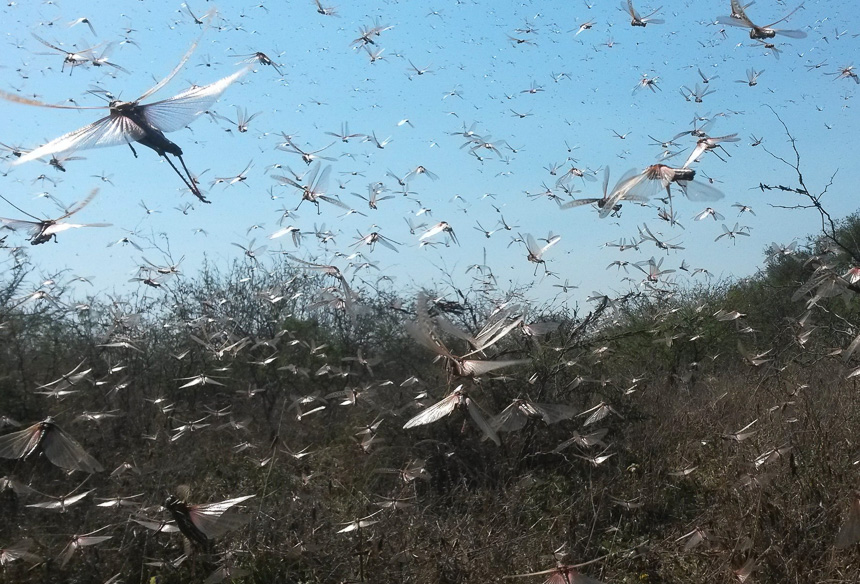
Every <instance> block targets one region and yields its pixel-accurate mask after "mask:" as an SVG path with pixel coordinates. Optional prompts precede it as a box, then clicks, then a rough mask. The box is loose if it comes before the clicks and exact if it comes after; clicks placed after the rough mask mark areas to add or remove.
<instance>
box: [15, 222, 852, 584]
mask: <svg viewBox="0 0 860 584" xmlns="http://www.w3.org/2000/svg"><path fill="white" fill-rule="evenodd" d="M838 229H839V232H838V235H839V238H838V239H839V241H840V242H845V244H844V245H843V247H841V248H840V247H838V246H833V245H827V244H828V243H830V244H832V243H833V242H832V239H833V238H830V240H829V241H826V240H825V239H811V240H809V241H808V242H807V243H806V244H805V245H801V246H799V248H798V249H786V248H783V249H779V248H772V249H771V250H769V254H768V259H767V261H766V263H765V265H764V267H763V268H762V270H761V272H760V273H759V274H758V275H756V276H755V277H752V278H749V279H746V280H743V281H740V282H730V283H722V284H716V285H707V286H701V287H699V288H692V289H683V290H680V289H678V288H675V287H671V288H670V287H668V286H666V285H665V284H666V283H665V282H646V283H644V284H643V285H642V286H640V287H639V288H638V289H636V290H634V291H632V292H630V293H629V294H627V295H625V296H623V297H620V298H608V297H606V298H596V299H593V301H592V303H591V304H590V305H589V307H588V308H587V309H580V310H566V309H557V308H556V309H549V308H545V307H544V308H541V307H528V306H526V305H525V303H524V302H523V301H522V300H521V298H520V297H519V295H518V293H517V292H516V291H511V292H507V293H501V292H499V291H494V290H482V291H478V290H471V291H461V290H456V289H453V288H452V289H449V290H447V291H442V293H441V295H439V296H434V295H433V294H430V293H426V294H419V295H417V297H418V301H417V302H416V300H415V298H414V297H410V298H403V297H400V296H398V295H397V294H396V293H394V292H392V291H386V290H385V289H375V290H363V291H359V292H353V291H352V290H350V289H349V288H348V287H347V286H346V285H345V284H342V282H341V281H340V280H339V277H338V276H336V275H335V276H332V275H331V274H328V275H326V274H324V273H323V272H321V271H319V270H310V269H307V266H306V265H301V264H299V265H296V264H291V263H289V262H285V263H282V264H279V265H277V266H275V268H274V269H273V270H271V271H266V270H263V269H262V268H261V267H260V266H258V265H256V264H250V263H249V264H236V265H234V266H233V267H232V268H231V269H230V270H229V271H227V272H225V273H219V272H218V271H217V270H215V269H213V268H209V269H207V270H205V271H204V272H203V273H202V274H200V275H199V276H197V277H194V278H190V277H185V276H182V275H176V276H174V277H173V278H172V280H168V281H167V282H165V283H164V284H163V285H162V286H161V287H160V288H158V289H153V290H151V291H150V290H148V291H147V292H145V293H143V292H142V293H140V294H138V295H134V296H131V297H126V298H121V299H120V298H107V299H104V298H100V299H97V298H90V299H88V300H85V301H78V300H72V298H71V297H70V293H69V292H68V291H66V290H65V289H64V288H63V284H62V283H61V282H53V283H50V284H48V283H46V284H43V285H42V286H41V287H40V288H39V289H37V290H35V291H33V290H29V291H28V290H25V284H24V283H23V282H25V281H26V278H25V277H24V276H25V274H26V272H27V270H28V267H27V264H26V263H20V264H19V265H18V266H17V267H16V268H14V269H13V270H11V271H9V272H8V273H7V276H6V281H5V286H4V288H3V289H2V290H0V301H2V309H0V415H3V416H7V417H8V418H11V419H12V420H16V421H18V422H20V423H21V424H23V425H22V426H21V428H23V427H25V426H27V425H30V424H32V423H34V422H37V421H39V420H42V419H44V418H46V417H47V416H49V415H50V416H53V417H54V418H55V419H56V421H57V423H58V424H59V425H60V426H61V427H62V428H63V429H64V430H65V431H66V432H67V433H68V434H69V435H70V436H73V437H74V439H76V440H77V441H78V442H79V443H80V445H81V446H82V447H83V448H85V449H86V450H87V451H88V452H89V453H90V454H92V455H93V456H94V457H95V458H96V459H97V460H98V461H99V462H101V463H102V464H103V465H104V467H105V469H106V471H105V472H102V473H96V474H94V475H91V476H89V477H87V476H85V475H84V474H83V473H81V472H74V473H71V474H69V473H67V472H65V471H63V470H62V469H60V468H57V467H56V466H54V465H52V464H50V462H49V461H48V460H46V457H45V456H40V455H38V453H36V454H34V455H33V456H30V457H29V458H27V459H26V460H0V474H3V475H6V477H8V478H10V479H11V478H13V477H14V479H16V480H17V481H18V483H15V485H17V489H16V488H13V485H12V484H10V483H9V482H5V483H4V490H3V493H2V495H0V516H2V520H0V546H3V547H9V546H12V547H15V545H16V544H17V542H20V541H22V540H23V541H24V542H25V545H29V546H30V547H29V551H30V552H31V553H32V554H36V556H38V558H36V557H31V558H28V559H27V560H24V561H16V562H9V563H8V564H7V565H6V566H5V567H4V569H3V571H2V572H0V581H5V582H25V581H32V582H47V581H52V582H59V581H65V582H72V581H82V582H83V581H104V580H108V579H109V578H111V577H113V576H115V575H118V576H117V580H114V581H124V582H141V583H143V582H151V581H152V580H151V579H152V578H153V577H157V578H158V579H159V580H158V581H160V582H165V583H166V582H186V581H192V579H195V580H202V579H205V578H207V577H209V576H210V574H213V573H214V572H215V570H216V568H217V567H218V566H219V565H220V566H226V567H229V568H231V569H234V570H238V571H239V573H244V574H245V575H244V576H243V578H244V580H243V581H246V582H274V581H285V582H286V581H290V582H340V581H369V582H450V583H454V582H489V581H497V580H499V579H501V578H502V577H504V576H511V575H516V574H523V573H527V572H533V571H538V570H544V569H550V568H553V567H554V566H555V564H556V558H558V559H559V561H561V562H563V563H565V564H580V563H585V562H592V561H593V562H592V563H590V564H588V565H587V566H584V567H582V568H581V571H582V572H583V573H585V574H588V575H590V576H592V577H594V578H597V579H600V580H602V581H606V582H635V581H639V582H679V583H680V582H693V581H697V582H704V581H708V582H729V581H735V580H737V579H738V578H739V577H743V576H744V574H745V572H746V571H747V570H749V569H752V570H753V574H754V577H755V578H756V580H757V581H760V582H773V583H780V584H782V583H785V582H821V581H828V582H856V581H858V579H860V569H858V562H857V559H858V556H857V547H856V544H855V545H851V546H848V547H846V548H840V549H837V548H836V547H835V543H836V541H837V534H839V532H840V528H841V526H842V525H843V523H844V522H845V521H846V518H847V517H848V511H849V508H850V506H851V504H852V501H853V500H854V499H853V497H854V494H853V493H854V491H853V489H855V488H856V487H857V479H856V477H857V470H856V469H857V462H858V452H857V450H856V447H855V443H856V437H855V429H856V428H857V427H858V422H860V404H858V400H857V399H856V398H855V393H856V388H855V382H854V378H853V377H850V376H849V373H850V372H851V371H852V369H853V368H854V365H853V364H852V363H853V359H852V358H851V355H850V354H849V353H848V352H846V351H845V348H846V347H847V346H848V345H849V344H850V343H851V341H852V340H853V339H854V338H855V336H856V335H857V324H856V323H857V300H856V291H855V290H854V282H853V281H852V276H851V271H850V270H851V268H852V266H853V258H854V257H856V256H857V254H856V252H855V251H854V250H856V249H857V245H858V244H857V238H855V237H854V234H855V233H857V232H858V230H860V221H858V219H857V218H856V217H852V218H849V219H848V220H846V221H845V222H844V223H843V224H841V225H839V227H838ZM434 294H435V293H434ZM555 306H557V305H555ZM734 311H736V312H737V313H739V314H734ZM416 322H417V323H418V325H420V327H428V326H430V327H433V329H434V330H435V334H436V338H437V339H438V340H440V341H442V342H444V344H445V346H446V347H447V349H450V351H451V353H453V354H454V355H457V356H463V355H465V354H467V353H468V352H469V351H470V349H469V347H468V345H467V344H466V342H465V341H464V339H465V337H466V336H467V335H466V334H465V331H468V333H469V335H473V336H477V334H478V331H479V330H480V329H481V328H482V327H483V326H484V325H485V324H486V323H493V322H499V323H504V324H505V325H507V324H510V325H511V327H512V330H511V332H510V333H509V334H508V335H506V336H504V338H502V339H501V340H499V341H498V342H497V343H494V344H493V345H492V346H490V347H487V348H485V349H484V350H483V351H478V352H475V353H474V355H472V356H471V357H470V358H472V359H475V360H479V361H484V360H498V359H511V360H524V361H525V362H523V363H520V364H517V365H513V366H510V367H507V368H502V369H499V370H495V371H492V372H490V373H487V374H486V375H482V376H481V377H480V378H479V379H472V378H469V377H456V376H454V375H453V373H452V371H451V368H450V367H448V368H446V367H445V365H444V363H445V362H446V361H448V362H449V365H450V364H451V363H453V361H452V360H451V359H448V358H447V357H439V356H437V355H434V353H433V352H432V351H431V350H428V349H427V348H426V347H423V346H421V344H420V343H418V342H416V338H415V334H416V333H415V332H414V330H413V334H412V335H410V334H409V333H408V331H407V329H408V328H410V327H409V326H407V324H406V323H416ZM411 326H412V328H413V329H414V328H415V326H416V325H411ZM458 330H459V331H460V333H457V331H458ZM438 352H439V351H437V353H438ZM437 357H438V358H437ZM434 358H435V361H436V362H434ZM81 373H84V374H83V375H81ZM54 381H58V382H57V383H52V382H54ZM460 385H462V386H463V388H462V391H464V392H466V393H464V395H466V396H468V397H467V398H466V399H468V400H472V402H471V403H472V406H471V407H476V408H478V409H477V412H478V414H477V416H478V417H481V416H483V417H484V418H492V416H493V415H495V414H497V413H499V412H501V411H502V410H503V409H505V408H506V407H507V406H508V405H509V404H511V402H512V400H514V399H516V398H521V399H526V400H530V402H533V403H538V404H553V405H552V406H546V407H547V408H549V409H552V408H553V407H555V406H557V405H559V404H562V405H566V406H571V407H573V408H574V409H575V411H576V412H580V414H578V415H576V416H574V417H570V416H568V415H559V417H560V418H563V419H561V420H560V421H558V420H552V421H553V422H554V423H552V424H547V423H545V422H544V421H541V420H536V419H530V420H529V421H528V422H527V423H526V424H525V426H524V427H523V428H522V429H520V430H519V431H511V432H503V431H501V430H500V431H499V435H500V437H501V445H500V446H497V445H495V444H494V443H493V440H491V439H487V436H486V431H484V430H482V428H481V427H480V426H479V425H477V424H476V423H475V417H474V416H473V415H471V413H470V410H469V408H468V407H466V406H465V402H463V407H462V408H456V409H453V411H452V412H450V415H447V416H440V419H439V420H437V421H435V422H433V423H429V424H425V425H420V426H418V427H415V428H411V429H409V430H404V429H403V426H404V424H405V423H406V422H407V421H408V420H410V419H411V418H413V416H415V415H417V414H418V413H419V412H421V411H423V410H425V409H426V408H427V407H430V406H432V405H433V404H434V403H436V402H438V401H439V400H442V399H443V398H444V397H445V396H447V395H449V394H450V393H451V392H452V391H454V390H455V389H456V388H457V387H459V386H460ZM183 386H186V387H183ZM557 411H562V410H561V409H558V410H557ZM565 411H567V410H565ZM93 413H101V414H104V413H107V414H108V415H107V416H102V417H100V416H93V415H91V414H93ZM571 413H572V412H571ZM3 424H4V426H5V427H4V428H3V432H2V433H3V434H8V433H9V432H13V431H16V430H20V429H21V428H16V427H13V426H12V425H11V422H10V421H8V420H7V419H6V418H3ZM494 427H495V428H497V429H498V428H499V425H498V424H497V425H496V426H494ZM604 430H605V434H604ZM583 436H585V437H589V436H590V437H591V439H590V440H588V439H587V438H583ZM572 438H579V440H571V439H572ZM123 465H126V466H125V467H123ZM123 468H125V469H126V470H125V471H124V472H123ZM113 469H117V471H115V472H113V473H112V472H111V471H112V470H113ZM181 484H184V485H188V486H189V487H190V492H191V494H190V496H189V500H190V501H191V502H193V503H208V502H213V501H221V500H225V499H230V498H233V497H238V496H243V495H255V497H254V498H253V499H250V500H249V501H247V502H245V503H244V508H243V509H242V511H241V512H240V513H241V514H244V516H245V517H246V519H247V522H246V524H245V526H244V527H241V528H239V529H238V530H234V531H232V532H231V533H229V534H228V535H226V536H225V537H224V538H222V539H219V540H218V541H216V542H215V545H214V552H212V553H202V552H201V551H198V550H193V549H191V548H189V546H188V544H186V543H184V538H183V536H182V535H181V534H180V533H156V532H155V531H152V530H150V529H147V528H145V527H144V526H142V525H141V524H140V523H138V522H135V521H134V519H138V520H144V519H148V520H153V519H157V518H161V519H165V520H166V519H169V518H170V516H169V514H167V513H166V512H165V511H164V510H163V509H162V508H161V507H160V505H161V504H162V503H163V502H164V500H165V498H166V497H167V495H168V494H170V493H173V492H175V490H176V487H177V486H178V485H181ZM21 485H26V486H28V487H29V488H31V489H35V490H36V491H38V493H37V492H28V491H27V489H24V488H22V487H21ZM89 489H95V491H94V492H93V493H92V494H91V495H90V496H88V497H87V498H85V499H84V500H83V501H82V502H80V503H78V504H77V505H74V506H71V507H69V508H68V509H67V510H66V511H65V512H62V513H61V512H58V511H57V510H50V509H43V508H34V507H29V506H28V505H32V504H36V503H39V502H42V501H45V500H47V496H48V495H50V496H54V497H57V496H60V495H64V494H68V493H70V492H83V491H86V490H89ZM132 495H140V496H139V497H138V498H136V499H133V500H132V501H133V502H134V506H131V505H129V506H119V507H100V506H97V505H96V504H97V503H98V502H100V501H99V498H101V499H108V498H112V497H117V496H123V497H130V496H132ZM362 519H363V521H361V520H362ZM858 519H860V518H858ZM348 527H353V528H354V529H347V530H345V528H348ZM858 529H860V526H858ZM96 530H99V531H98V534H99V535H110V536H111V539H109V540H107V541H104V542H102V543H100V544H99V545H94V546H91V547H83V548H81V549H79V550H77V551H75V552H74V554H73V555H72V556H71V559H70V560H69V561H68V563H67V564H65V565H62V564H63V560H64V559H65V557H64V555H63V553H62V552H63V550H64V549H65V546H67V545H68V544H69V543H70V542H71V541H72V538H73V536H74V535H76V534H78V535H80V534H85V533H91V532H93V531H96ZM698 539H701V542H700V543H699V544H698V545H692V542H694V541H696V540H698ZM27 542H28V543H27ZM188 552H190V556H189V558H188V559H186V560H185V561H183V562H181V563H178V565H177V562H176V560H177V558H181V557H182V555H183V554H185V553H188ZM554 553H555V557H554ZM217 579H218V577H217V576H213V577H212V579H211V580H210V581H213V582H214V581H217ZM539 579H540V577H539V576H535V577H534V578H532V581H539Z"/></svg>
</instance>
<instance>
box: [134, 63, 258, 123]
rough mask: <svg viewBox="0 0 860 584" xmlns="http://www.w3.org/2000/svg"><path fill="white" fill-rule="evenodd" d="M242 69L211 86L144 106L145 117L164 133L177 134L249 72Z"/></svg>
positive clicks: (190, 90)
mask: <svg viewBox="0 0 860 584" xmlns="http://www.w3.org/2000/svg"><path fill="white" fill-rule="evenodd" d="M248 70H249V69H248V68H245V69H240V70H239V71H236V72H235V73H233V74H232V75H228V76H227V77H224V78H223V79H220V80H218V81H216V82H214V83H210V84H209V85H204V86H202V87H192V88H191V89H188V90H186V91H183V92H182V93H179V94H177V95H174V96H173V97H169V98H167V99H163V100H161V101H156V102H153V103H149V104H146V105H144V106H143V116H144V117H145V118H146V121H148V122H149V123H150V124H152V125H153V126H155V127H156V128H158V129H159V130H161V131H162V132H175V131H177V130H181V129H182V128H184V127H185V126H187V125H188V124H190V123H191V122H192V121H193V120H194V118H196V117H197V116H199V115H200V114H202V113H203V112H205V111H206V110H208V109H209V108H210V107H212V104H214V103H215V102H216V101H217V100H218V98H219V97H221V94H222V93H224V91H225V90H226V89H227V88H228V87H230V85H231V84H232V83H233V82H234V81H236V80H237V79H239V78H240V77H242V75H244V74H245V73H247V72H248Z"/></svg>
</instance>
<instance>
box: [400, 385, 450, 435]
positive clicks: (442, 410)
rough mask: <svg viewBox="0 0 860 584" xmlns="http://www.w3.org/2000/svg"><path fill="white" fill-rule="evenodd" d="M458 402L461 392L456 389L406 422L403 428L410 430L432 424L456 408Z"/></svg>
mask: <svg viewBox="0 0 860 584" xmlns="http://www.w3.org/2000/svg"><path fill="white" fill-rule="evenodd" d="M458 403H460V393H459V392H456V391H455V392H454V393H452V394H451V395H449V396H448V397H446V398H445V399H443V400H442V401H440V402H437V403H435V404H433V405H432V406H430V407H429V408H427V409H426V410H424V411H423V412H421V413H419V414H418V415H417V416H415V417H414V418H412V419H411V420H409V421H408V422H406V423H405V424H404V425H403V429H404V430H408V429H409V428H414V427H415V426H424V425H426V424H432V423H433V422H435V421H437V420H441V419H442V418H444V417H445V416H447V415H449V414H450V413H451V412H453V411H454V410H455V409H456V407H457V404H458Z"/></svg>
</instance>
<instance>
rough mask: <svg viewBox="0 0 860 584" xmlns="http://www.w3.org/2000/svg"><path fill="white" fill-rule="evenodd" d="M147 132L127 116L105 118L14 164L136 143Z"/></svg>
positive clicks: (30, 153)
mask: <svg viewBox="0 0 860 584" xmlns="http://www.w3.org/2000/svg"><path fill="white" fill-rule="evenodd" d="M145 134H146V132H145V131H144V129H143V128H141V127H140V126H138V125H137V124H135V123H134V122H133V121H132V120H130V119H129V118H127V117H125V116H105V117H103V118H102V119H100V120H98V121H95V122H93V123H92V124H90V125H88V126H84V127H83V128H80V129H78V130H75V131H73V132H69V133H68V134H64V135H63V136H60V137H59V138H56V139H54V140H51V141H50V142H48V143H47V144H45V145H43V146H39V147H38V148H36V149H35V150H31V151H30V152H28V153H26V154H24V155H23V156H21V157H20V158H18V159H17V160H15V161H13V162H12V164H23V163H25V162H30V161H31V160H35V159H37V158H41V157H42V156H47V155H57V154H62V153H64V152H69V151H72V150H83V149H86V148H104V147H106V146H118V145H120V144H127V143H130V142H136V141H138V140H140V139H141V138H143V137H144V135H145Z"/></svg>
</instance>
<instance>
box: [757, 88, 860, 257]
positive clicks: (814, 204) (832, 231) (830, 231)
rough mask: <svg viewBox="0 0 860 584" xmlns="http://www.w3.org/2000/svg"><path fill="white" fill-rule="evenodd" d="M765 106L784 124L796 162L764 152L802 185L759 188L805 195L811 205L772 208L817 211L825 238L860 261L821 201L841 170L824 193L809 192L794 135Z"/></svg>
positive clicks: (777, 115)
mask: <svg viewBox="0 0 860 584" xmlns="http://www.w3.org/2000/svg"><path fill="white" fill-rule="evenodd" d="M765 105H766V107H767V108H768V109H770V111H772V112H773V115H774V116H776V119H777V120H779V123H780V124H782V127H783V129H784V130H785V135H786V136H788V140H789V142H790V143H791V149H792V150H793V151H794V161H793V162H790V161H788V160H786V159H785V158H784V157H782V156H779V155H778V154H775V153H773V152H771V151H770V150H768V149H767V148H766V147H764V146H762V147H763V148H764V151H765V152H767V153H768V154H770V155H771V156H772V157H773V158H775V159H776V160H779V161H780V162H782V163H783V164H785V165H786V166H788V167H790V168H792V169H793V170H794V172H795V173H797V182H798V184H799V185H800V187H787V186H785V185H766V184H764V183H761V182H760V183H759V185H758V188H759V189H761V190H762V191H765V190H768V191H770V190H778V191H784V192H790V193H797V194H799V195H803V196H805V197H806V198H808V199H809V201H810V204H809V205H795V206H780V205H771V206H772V207H774V208H780V209H811V208H814V209H815V210H816V211H818V213H819V215H820V216H821V231H822V233H823V234H824V236H825V237H826V238H827V239H828V240H830V241H831V242H833V243H834V244H835V245H836V246H837V247H839V248H840V249H841V250H842V251H844V252H845V253H847V254H848V255H849V256H851V258H852V259H853V260H854V261H860V258H858V257H857V256H856V254H855V253H854V252H853V251H852V250H851V248H849V247H848V246H847V245H845V244H844V243H842V241H841V240H840V238H839V236H838V234H837V225H836V222H835V221H834V220H833V217H832V216H831V215H830V213H829V212H828V211H827V209H825V208H824V205H823V204H822V203H821V199H823V198H824V195H826V194H827V192H828V190H829V189H830V187H831V185H833V180H834V178H836V174H837V173H838V172H839V170H838V169H837V170H836V171H834V172H833V174H832V175H831V176H830V180H828V181H827V184H826V185H824V189H822V191H821V192H820V193H818V194H814V193H812V192H811V191H810V190H809V188H808V187H807V186H806V182H805V181H804V179H803V172H801V170H800V164H801V157H800V151H799V150H798V149H797V140H796V139H795V137H794V136H793V135H792V133H791V131H790V130H789V129H788V126H787V125H786V123H785V121H783V119H782V118H781V117H780V115H779V114H778V113H777V112H776V110H775V109H773V108H772V107H771V106H770V105H767V104H765Z"/></svg>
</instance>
